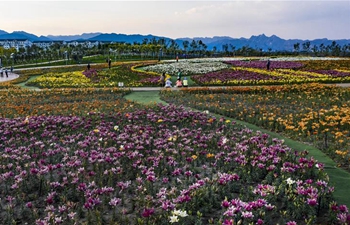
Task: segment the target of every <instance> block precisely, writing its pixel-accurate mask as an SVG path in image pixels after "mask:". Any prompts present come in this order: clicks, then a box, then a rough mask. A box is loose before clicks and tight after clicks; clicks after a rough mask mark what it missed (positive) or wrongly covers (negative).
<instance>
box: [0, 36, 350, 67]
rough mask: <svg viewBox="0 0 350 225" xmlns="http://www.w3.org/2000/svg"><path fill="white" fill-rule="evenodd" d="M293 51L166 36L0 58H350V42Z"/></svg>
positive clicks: (7, 52)
mask: <svg viewBox="0 0 350 225" xmlns="http://www.w3.org/2000/svg"><path fill="white" fill-rule="evenodd" d="M293 47H294V50H293V51H272V49H271V48H268V50H267V51H263V49H261V48H252V47H250V46H242V47H239V48H238V47H236V46H234V45H232V44H224V45H222V49H220V50H218V49H217V47H215V46H214V47H213V48H212V49H211V50H208V46H207V45H206V44H205V43H204V42H203V41H202V40H192V41H187V40H185V41H183V42H182V45H180V44H179V43H177V42H176V41H175V40H165V39H163V38H160V39H156V38H152V39H147V38H145V39H144V40H143V41H142V42H133V43H125V42H124V43H121V42H117V43H101V42H100V43H99V44H98V46H95V47H93V48H87V47H85V46H84V45H83V44H78V45H76V46H74V45H63V44H59V43H54V44H53V45H51V46H50V47H49V48H41V47H39V46H36V45H32V46H31V47H27V48H20V49H19V50H18V51H17V50H16V49H15V48H11V49H4V48H3V47H0V58H1V59H2V64H3V65H5V66H9V65H11V64H12V65H18V64H26V63H35V62H45V61H46V62H47V61H49V62H50V61H54V60H68V61H69V62H70V64H71V63H81V62H82V61H83V57H85V56H93V55H100V56H103V57H104V58H113V59H114V60H117V59H118V60H123V59H128V58H135V59H158V60H161V59H175V58H176V57H179V58H198V57H234V56H244V57H250V56H267V57H273V56H298V55H302V56H315V57H327V56H336V57H350V44H347V45H343V46H340V45H339V44H337V42H336V41H333V42H332V43H331V44H329V45H324V44H320V45H319V46H318V45H311V43H310V42H305V43H302V44H300V43H296V44H294V46H293Z"/></svg>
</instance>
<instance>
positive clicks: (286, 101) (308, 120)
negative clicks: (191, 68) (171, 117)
mask: <svg viewBox="0 0 350 225" xmlns="http://www.w3.org/2000/svg"><path fill="white" fill-rule="evenodd" d="M163 98H164V99H165V100H166V101H169V102H177V103H178V104H184V105H187V106H190V107H194V108H198V109H200V110H209V111H213V112H216V113H220V114H223V115H225V116H229V117H233V118H237V119H239V120H243V121H247V122H249V123H252V124H256V125H258V126H260V127H264V128H267V129H269V130H272V131H276V132H279V133H280V132H282V133H283V134H284V135H286V136H289V137H291V138H292V139H296V140H301V141H303V142H308V143H310V144H313V145H315V146H316V147H317V148H319V149H322V150H323V151H324V152H326V153H327V154H328V155H330V156H331V157H332V158H334V159H336V161H337V162H338V163H339V165H340V166H343V167H345V168H347V169H350V152H349V145H350V133H349V130H350V116H349V115H350V114H349V112H350V105H349V98H350V90H349V89H347V88H336V87H331V86H322V85H315V84H309V85H301V86H298V85H294V86H281V87H265V88H264V87H261V88H258V87H256V88H248V87H247V88H227V89H207V90H203V89H193V90H191V89H189V90H183V91H182V92H163Z"/></svg>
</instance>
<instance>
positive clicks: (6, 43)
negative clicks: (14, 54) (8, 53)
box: [0, 39, 33, 51]
mask: <svg viewBox="0 0 350 225" xmlns="http://www.w3.org/2000/svg"><path fill="white" fill-rule="evenodd" d="M32 45H33V42H31V41H29V40H28V39H0V46H3V47H4V49H10V48H15V49H16V50H17V51H19V49H20V48H26V47H30V46H32Z"/></svg>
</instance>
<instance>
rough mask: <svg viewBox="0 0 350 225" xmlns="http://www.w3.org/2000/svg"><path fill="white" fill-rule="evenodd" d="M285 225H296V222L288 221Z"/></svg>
mask: <svg viewBox="0 0 350 225" xmlns="http://www.w3.org/2000/svg"><path fill="white" fill-rule="evenodd" d="M286 225H297V222H295V221H288V222H287V223H286Z"/></svg>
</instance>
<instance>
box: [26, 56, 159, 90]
mask: <svg viewBox="0 0 350 225" xmlns="http://www.w3.org/2000/svg"><path fill="white" fill-rule="evenodd" d="M149 63H153V62H152V61H151V62H148V61H145V62H139V63H134V62H128V63H125V62H118V63H113V67H112V68H111V69H108V68H106V66H105V65H103V64H99V65H93V66H92V68H91V70H86V68H85V67H82V66H74V67H71V68H70V69H66V70H62V69H57V68H53V69H51V68H50V69H38V70H28V71H24V72H22V74H21V75H22V77H26V78H27V79H28V77H30V76H35V75H40V76H38V77H37V78H35V79H33V80H31V81H29V82H27V83H26V85H27V86H35V87H38V88H85V87H90V88H91V87H118V85H119V83H120V82H123V83H124V86H127V87H139V86H158V85H159V76H160V74H157V73H152V72H145V71H140V70H137V69H136V68H137V67H140V66H144V65H148V64H149Z"/></svg>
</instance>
